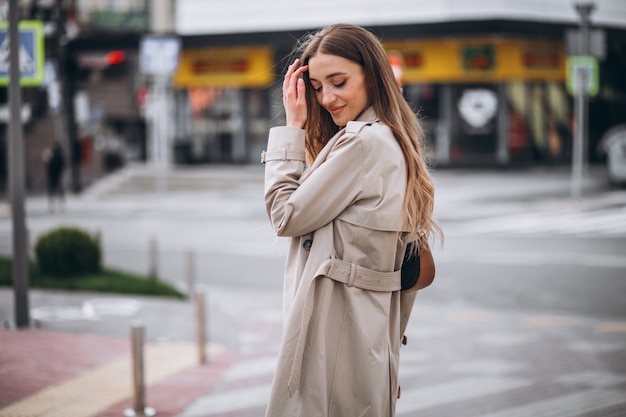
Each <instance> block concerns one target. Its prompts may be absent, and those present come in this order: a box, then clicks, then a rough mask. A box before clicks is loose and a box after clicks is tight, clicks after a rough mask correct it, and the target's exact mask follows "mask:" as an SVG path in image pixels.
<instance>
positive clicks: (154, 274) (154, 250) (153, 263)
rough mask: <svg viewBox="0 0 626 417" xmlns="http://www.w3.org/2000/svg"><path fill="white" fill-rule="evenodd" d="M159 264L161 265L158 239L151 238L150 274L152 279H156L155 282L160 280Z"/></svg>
mask: <svg viewBox="0 0 626 417" xmlns="http://www.w3.org/2000/svg"><path fill="white" fill-rule="evenodd" d="M158 263H159V248H158V244H157V240H156V238H155V237H152V238H150V272H149V273H148V275H149V276H150V278H151V279H154V280H158V279H159V271H158V269H159V268H158Z"/></svg>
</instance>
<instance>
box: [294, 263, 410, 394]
mask: <svg viewBox="0 0 626 417" xmlns="http://www.w3.org/2000/svg"><path fill="white" fill-rule="evenodd" d="M320 277H326V278H330V279H332V280H334V281H338V282H342V283H344V284H346V285H347V286H348V287H357V288H360V289H363V290H368V291H383V292H392V291H399V290H400V288H401V286H402V285H401V271H399V270H398V271H394V272H378V271H374V270H372V269H367V268H364V267H362V266H360V265H357V264H353V263H350V262H346V261H342V260H341V259H335V258H331V259H328V260H326V261H324V262H323V263H322V264H321V265H320V266H319V268H318V269H317V272H316V273H315V278H314V279H313V281H312V282H311V283H310V286H309V288H308V290H307V294H306V298H305V301H304V306H303V309H302V321H301V323H300V329H299V330H300V333H299V335H298V342H297V344H296V350H295V352H294V357H293V362H292V366H291V374H290V376H289V382H288V383H287V387H288V389H289V394H290V396H293V395H294V394H295V393H296V392H297V391H298V389H299V388H300V377H301V373H302V361H303V359H304V346H305V345H306V336H307V333H308V329H309V323H310V321H311V315H312V314H313V305H314V300H313V294H314V293H315V291H313V290H314V288H315V284H316V281H317V278H320Z"/></svg>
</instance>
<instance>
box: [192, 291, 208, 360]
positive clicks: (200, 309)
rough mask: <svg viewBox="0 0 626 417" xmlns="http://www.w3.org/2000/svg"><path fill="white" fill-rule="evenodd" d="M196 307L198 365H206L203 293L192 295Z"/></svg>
mask: <svg viewBox="0 0 626 417" xmlns="http://www.w3.org/2000/svg"><path fill="white" fill-rule="evenodd" d="M194 300H195V305H196V342H197V345H198V363H199V364H200V365H204V364H205V363H207V357H206V322H205V321H206V313H205V308H204V301H205V297H204V293H201V292H199V293H196V294H195V295H194Z"/></svg>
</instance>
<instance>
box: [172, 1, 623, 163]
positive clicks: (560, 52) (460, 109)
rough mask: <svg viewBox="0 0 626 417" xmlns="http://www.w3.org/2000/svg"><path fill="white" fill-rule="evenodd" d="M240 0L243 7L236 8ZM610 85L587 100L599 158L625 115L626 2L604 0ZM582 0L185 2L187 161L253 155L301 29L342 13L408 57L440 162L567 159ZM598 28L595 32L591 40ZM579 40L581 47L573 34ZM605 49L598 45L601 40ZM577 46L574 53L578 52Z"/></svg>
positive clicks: (277, 114) (182, 97)
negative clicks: (571, 34) (605, 137)
mask: <svg viewBox="0 0 626 417" xmlns="http://www.w3.org/2000/svg"><path fill="white" fill-rule="evenodd" d="M235 3H236V6H235ZM594 3H595V10H594V11H593V13H592V14H591V24H592V29H594V30H596V31H601V33H600V36H601V39H600V40H599V45H600V50H596V49H594V51H596V53H598V54H599V55H601V56H600V87H601V88H600V92H599V94H598V95H597V96H595V97H593V98H592V99H591V102H590V144H589V147H588V156H589V158H590V160H592V161H593V160H598V159H599V158H601V155H599V154H598V153H597V143H598V140H599V138H600V137H601V135H602V134H603V132H604V131H606V130H607V129H608V128H610V127H611V126H613V125H615V124H618V123H624V122H626V81H625V79H626V77H624V74H626V2H623V1H622V0H596V1H595V2H594ZM574 5H575V3H574V1H572V0H551V1H546V2H541V3H540V4H538V3H537V2H536V1H530V0H520V1H517V2H501V1H496V0H475V1H472V2H466V1H463V0H453V1H445V2H439V1H425V0H413V1H411V2H407V1H402V0H388V1H385V2H382V1H379V0H359V1H353V0H344V1H342V2H336V1H332V0H319V1H317V2H314V3H301V2H300V3H299V2H289V1H284V0H275V1H272V2H256V1H253V0H238V1H235V2H233V1H230V2H229V1H217V0H215V1H204V0H179V1H177V2H176V32H177V33H178V34H179V35H180V36H181V37H182V40H183V48H184V50H183V54H182V59H181V61H180V67H179V69H178V71H177V73H176V74H175V76H174V77H173V86H174V88H175V89H176V90H177V97H178V103H179V105H178V106H177V109H178V110H179V112H181V114H179V117H178V119H179V120H182V121H184V123H182V124H180V125H178V132H177V135H176V146H177V147H178V148H179V149H185V152H184V153H179V156H180V158H179V160H180V161H191V162H206V161H221V162H226V161H233V162H255V161H257V159H258V158H257V157H258V154H259V152H260V150H261V149H262V148H263V147H264V146H265V140H266V133H267V130H268V128H269V127H271V126H273V125H276V124H280V123H281V122H282V116H281V95H280V87H281V82H282V74H284V71H285V70H286V66H287V65H288V64H289V63H290V62H291V60H292V59H293V57H290V56H289V54H290V52H291V50H292V48H293V46H294V44H295V41H296V39H298V38H299V37H300V36H301V35H302V34H304V33H306V32H309V31H311V30H315V29H317V28H319V27H323V26H325V25H328V24H332V23H339V22H345V23H355V24H359V25H363V26H366V27H368V28H370V29H372V30H373V31H374V32H375V33H376V34H377V35H378V36H380V37H381V38H382V39H383V41H384V43H385V46H386V48H387V49H388V51H389V52H392V51H393V52H394V53H395V54H399V55H400V56H401V57H402V58H403V60H404V92H405V95H406V98H407V99H408V100H409V102H410V103H411V104H412V105H413V106H414V108H415V109H416V110H418V111H419V113H420V115H421V116H422V120H423V124H424V127H425V129H426V133H427V142H428V145H429V148H430V149H431V153H432V156H433V157H435V158H436V160H437V162H438V165H439V166H509V165H514V164H553V163H570V161H571V147H572V134H573V119H574V114H573V109H572V107H573V97H572V96H571V95H570V94H569V93H568V92H567V88H566V59H567V56H568V44H567V41H566V39H567V33H568V31H573V30H577V29H578V25H579V16H578V14H577V12H576V10H575V7H574ZM594 39H595V38H594ZM570 47H571V45H570ZM594 48H595V47H594ZM570 52H571V51H570Z"/></svg>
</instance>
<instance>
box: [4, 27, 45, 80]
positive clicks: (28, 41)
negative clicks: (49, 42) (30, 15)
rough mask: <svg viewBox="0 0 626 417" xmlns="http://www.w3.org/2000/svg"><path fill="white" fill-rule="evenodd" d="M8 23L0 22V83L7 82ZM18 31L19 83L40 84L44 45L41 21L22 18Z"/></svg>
mask: <svg viewBox="0 0 626 417" xmlns="http://www.w3.org/2000/svg"><path fill="white" fill-rule="evenodd" d="M7 28H8V23H7V22H0V85H8V84H9V62H10V61H9V59H10V57H9V50H10V48H9V36H8V30H7ZM19 32H20V42H19V43H20V52H19V56H20V75H21V76H20V84H21V85H23V86H34V85H41V83H42V82H43V64H44V50H43V48H44V46H43V23H42V22H40V21H37V20H23V21H21V22H20V24H19Z"/></svg>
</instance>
